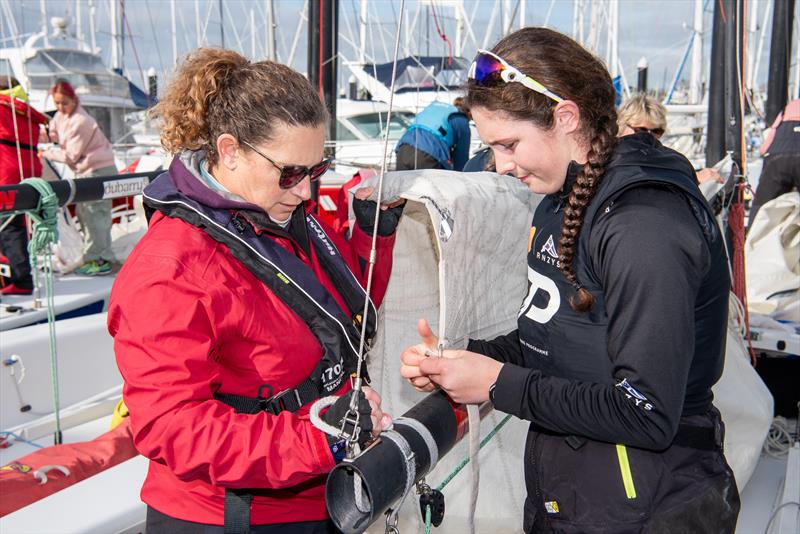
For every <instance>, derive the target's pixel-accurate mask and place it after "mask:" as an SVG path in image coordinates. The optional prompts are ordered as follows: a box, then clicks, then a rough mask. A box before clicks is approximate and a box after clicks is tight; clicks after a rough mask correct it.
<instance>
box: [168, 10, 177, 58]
mask: <svg viewBox="0 0 800 534" xmlns="http://www.w3.org/2000/svg"><path fill="white" fill-rule="evenodd" d="M169 12H170V15H171V16H172V65H173V66H175V65H177V64H178V26H177V21H176V19H175V0H169Z"/></svg>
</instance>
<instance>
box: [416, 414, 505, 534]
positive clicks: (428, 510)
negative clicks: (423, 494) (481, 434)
mask: <svg viewBox="0 0 800 534" xmlns="http://www.w3.org/2000/svg"><path fill="white" fill-rule="evenodd" d="M509 419H511V416H510V415H506V416H505V417H504V418H503V420H502V421H500V422H499V423H497V426H496V427H494V428H493V429H492V431H491V432H489V433H488V434H487V435H486V437H485V438H483V439H482V440H481V446H480V447H479V448H478V450H480V449H482V448H484V447H485V446H486V444H487V443H489V441H491V439H492V438H493V437H495V435H497V433H498V432H500V429H501V428H503V426H505V424H506V423H508V420H509ZM468 463H469V456H467V457H465V458H464V459H463V460H461V463H460V464H458V465H457V466H456V468H455V469H453V471H452V472H451V473H450V474H449V475H447V476H446V477H445V479H444V480H443V481H442V482H441V484H439V485H438V486H436V489H437V490H438V491H442V490H443V489H444V488H445V486H447V485H448V484H449V483H450V481H451V480H453V479H454V478H455V477H456V475H457V474H458V473H460V472H461V470H462V469H464V467H465V466H466V465H467V464H468ZM425 534H431V507H430V506H426V507H425Z"/></svg>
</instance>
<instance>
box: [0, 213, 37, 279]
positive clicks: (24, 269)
mask: <svg viewBox="0 0 800 534" xmlns="http://www.w3.org/2000/svg"><path fill="white" fill-rule="evenodd" d="M0 251H1V252H2V253H3V255H4V256H6V257H7V258H8V263H9V264H10V265H11V278H10V280H8V282H9V283H11V284H14V285H15V286H17V287H20V288H22V289H31V288H33V279H32V278H31V264H30V259H29V257H28V230H27V229H26V228H25V216H24V215H17V216H16V217H14V220H13V221H11V222H10V223H9V224H8V226H6V227H5V228H4V229H3V231H2V232H0Z"/></svg>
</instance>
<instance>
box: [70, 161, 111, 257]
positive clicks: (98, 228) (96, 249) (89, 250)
mask: <svg viewBox="0 0 800 534" xmlns="http://www.w3.org/2000/svg"><path fill="white" fill-rule="evenodd" d="M114 174H117V169H116V168H115V167H113V166H109V167H103V168H102V169H98V170H96V171H92V173H91V174H89V175H87V176H86V177H89V176H111V175H114ZM75 214H76V215H77V216H78V221H79V222H80V223H81V232H82V233H83V243H84V251H83V261H84V262H90V261H97V260H106V261H114V253H113V252H112V250H111V200H95V201H92V202H79V203H77V204H76V205H75Z"/></svg>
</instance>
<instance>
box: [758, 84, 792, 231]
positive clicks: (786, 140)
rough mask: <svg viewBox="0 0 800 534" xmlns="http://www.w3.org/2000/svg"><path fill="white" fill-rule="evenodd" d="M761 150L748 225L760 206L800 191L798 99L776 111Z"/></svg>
mask: <svg viewBox="0 0 800 534" xmlns="http://www.w3.org/2000/svg"><path fill="white" fill-rule="evenodd" d="M760 150H761V155H762V156H763V157H764V166H763V167H762V171H761V176H760V178H759V179H758V187H757V188H756V194H755V198H754V199H753V205H752V207H751V208H750V222H749V224H750V225H752V224H753V221H754V220H755V218H756V214H757V213H758V210H759V209H760V208H761V206H763V205H764V204H766V203H767V202H769V201H770V200H772V199H774V198H777V197H779V196H781V195H783V194H786V193H788V192H790V191H797V190H800V98H798V99H795V100H792V101H791V102H789V103H788V104H787V105H786V107H785V108H784V109H783V111H782V112H781V113H779V114H778V116H777V117H776V118H775V121H774V122H773V123H772V126H770V127H769V128H768V129H767V135H766V139H765V140H764V143H763V144H762V145H761V149H760Z"/></svg>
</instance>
